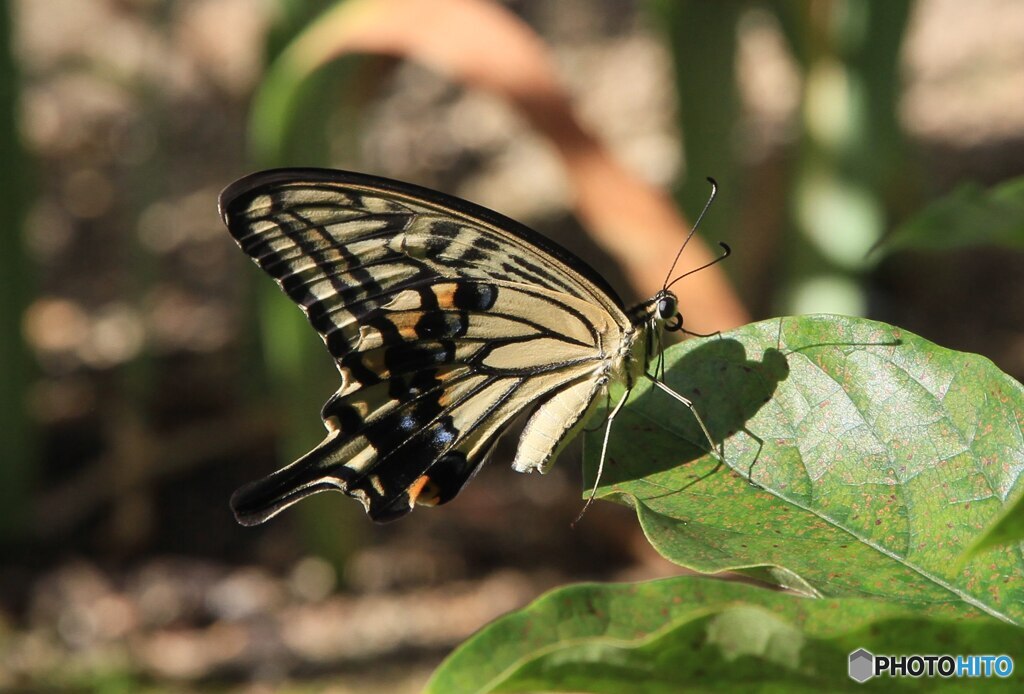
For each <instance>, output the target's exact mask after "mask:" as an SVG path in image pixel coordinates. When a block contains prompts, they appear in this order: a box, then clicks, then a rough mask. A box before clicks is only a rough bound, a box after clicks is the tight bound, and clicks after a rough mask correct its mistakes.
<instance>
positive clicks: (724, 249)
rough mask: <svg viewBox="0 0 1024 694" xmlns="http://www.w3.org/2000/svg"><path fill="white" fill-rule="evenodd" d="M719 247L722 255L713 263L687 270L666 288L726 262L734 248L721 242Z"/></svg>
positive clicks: (666, 287)
mask: <svg viewBox="0 0 1024 694" xmlns="http://www.w3.org/2000/svg"><path fill="white" fill-rule="evenodd" d="M718 245H719V246H721V247H722V255H720V256H718V257H717V258H715V259H714V260H711V261H708V262H706V263H704V264H703V265H701V266H700V267H695V268H693V269H692V270H687V271H686V272H684V273H683V274H681V275H679V277H676V278H675V279H674V280H672V281H671V282H669V283H668V284H666V285H665V287H664V288H665V289H668V288H669V287H671V286H672V285H673V284H675V283H676V282H678V281H679V280H681V279H683V278H684V277H689V276H690V275H692V274H693V273H695V272H700V271H701V270H706V269H707V268H709V267H711V266H712V265H717V264H718V263H720V262H722V261H723V260H725V259H726V258H728V257H729V256H730V255H732V248H730V247H729V244H727V243H726V242H725V241H719V242H718Z"/></svg>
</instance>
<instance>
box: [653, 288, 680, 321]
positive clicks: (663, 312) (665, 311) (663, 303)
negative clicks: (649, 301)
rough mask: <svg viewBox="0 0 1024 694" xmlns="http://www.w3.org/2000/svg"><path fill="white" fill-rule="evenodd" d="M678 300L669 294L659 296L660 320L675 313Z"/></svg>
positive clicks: (666, 318)
mask: <svg viewBox="0 0 1024 694" xmlns="http://www.w3.org/2000/svg"><path fill="white" fill-rule="evenodd" d="M677 304H678V302H677V301H676V298H675V297H674V296H672V295H671V294H668V295H666V296H663V297H661V298H660V299H658V309H657V311H658V318H660V319H661V320H668V319H669V318H671V317H672V316H673V315H675V313H676V308H677Z"/></svg>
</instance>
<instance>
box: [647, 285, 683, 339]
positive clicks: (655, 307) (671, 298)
mask: <svg viewBox="0 0 1024 694" xmlns="http://www.w3.org/2000/svg"><path fill="white" fill-rule="evenodd" d="M649 310H650V312H651V313H650V320H651V323H652V324H653V325H654V326H663V327H664V328H665V330H668V331H669V332H674V331H676V330H679V329H680V328H682V327H683V317H682V315H681V314H680V313H679V299H677V298H676V295H675V294H673V293H672V290H670V289H662V290H661V291H660V292H658V293H657V294H655V295H654V298H653V299H651V303H650V309H649ZM652 327H653V326H652Z"/></svg>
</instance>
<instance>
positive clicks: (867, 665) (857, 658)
mask: <svg viewBox="0 0 1024 694" xmlns="http://www.w3.org/2000/svg"><path fill="white" fill-rule="evenodd" d="M874 676H875V656H874V655H872V654H871V652H869V651H866V650H864V649H863V648H858V649H857V650H855V651H854V652H853V653H851V654H850V677H851V678H852V679H854V680H856V681H858V682H867V681H868V680H869V679H871V678H872V677H874Z"/></svg>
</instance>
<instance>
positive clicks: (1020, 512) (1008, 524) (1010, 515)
mask: <svg viewBox="0 0 1024 694" xmlns="http://www.w3.org/2000/svg"><path fill="white" fill-rule="evenodd" d="M1021 542H1024V496H1020V497H1018V499H1017V501H1016V502H1014V503H1013V504H1011V505H1010V506H1008V507H1006V510H1005V511H1004V512H1003V514H1002V515H1001V516H999V517H997V518H996V520H995V522H993V523H992V524H991V525H990V526H989V528H988V529H987V530H986V531H984V532H983V533H982V534H981V535H979V536H978V538H977V539H976V540H975V541H974V544H973V545H972V546H971V547H970V548H969V549H968V550H967V553H966V555H965V559H970V558H971V557H973V556H976V555H978V554H981V553H983V552H985V551H986V550H989V549H992V548H993V547H1000V546H1003V545H1009V544H1020V543H1021Z"/></svg>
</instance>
